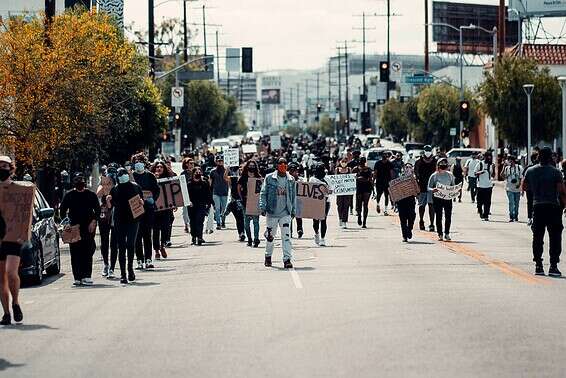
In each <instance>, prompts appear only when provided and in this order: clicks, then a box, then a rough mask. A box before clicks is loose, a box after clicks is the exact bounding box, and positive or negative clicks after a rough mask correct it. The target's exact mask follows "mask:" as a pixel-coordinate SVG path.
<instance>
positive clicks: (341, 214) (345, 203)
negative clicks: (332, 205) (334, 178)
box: [336, 157, 353, 228]
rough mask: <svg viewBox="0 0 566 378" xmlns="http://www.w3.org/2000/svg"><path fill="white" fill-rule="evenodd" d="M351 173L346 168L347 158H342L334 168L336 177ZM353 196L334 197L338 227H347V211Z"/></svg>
mask: <svg viewBox="0 0 566 378" xmlns="http://www.w3.org/2000/svg"><path fill="white" fill-rule="evenodd" d="M351 173H352V169H351V168H350V167H348V158H346V157H343V158H342V160H340V164H338V166H337V167H336V174H337V175H348V174H351ZM352 201H353V196H351V195H350V196H336V206H337V208H338V220H339V221H340V227H342V228H347V227H348V215H349V209H350V207H351V206H352Z"/></svg>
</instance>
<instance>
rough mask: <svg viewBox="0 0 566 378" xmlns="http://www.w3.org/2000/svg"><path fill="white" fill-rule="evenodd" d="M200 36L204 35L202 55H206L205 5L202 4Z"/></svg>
mask: <svg viewBox="0 0 566 378" xmlns="http://www.w3.org/2000/svg"><path fill="white" fill-rule="evenodd" d="M202 36H203V37H204V56H207V55H208V54H207V50H206V5H203V6H202Z"/></svg>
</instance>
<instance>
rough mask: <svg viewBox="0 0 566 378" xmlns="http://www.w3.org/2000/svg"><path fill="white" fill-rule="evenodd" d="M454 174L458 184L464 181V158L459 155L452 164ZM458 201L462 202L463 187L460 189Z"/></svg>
mask: <svg viewBox="0 0 566 378" xmlns="http://www.w3.org/2000/svg"><path fill="white" fill-rule="evenodd" d="M452 174H453V175H454V180H455V183H456V185H458V184H462V186H463V183H464V170H463V168H462V158H460V157H457V158H456V161H455V163H454V164H453V165H452ZM454 202H456V198H454ZM458 202H462V189H460V193H459V194H458Z"/></svg>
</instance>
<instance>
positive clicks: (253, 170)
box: [238, 160, 261, 248]
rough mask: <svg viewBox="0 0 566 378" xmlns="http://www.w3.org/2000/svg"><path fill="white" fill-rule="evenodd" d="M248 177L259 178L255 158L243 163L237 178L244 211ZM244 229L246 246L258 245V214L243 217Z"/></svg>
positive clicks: (246, 199) (255, 246)
mask: <svg viewBox="0 0 566 378" xmlns="http://www.w3.org/2000/svg"><path fill="white" fill-rule="evenodd" d="M250 178H261V175H260V174H259V170H258V166H257V162H256V161H255V160H248V161H247V162H246V164H245V165H244V169H243V171H242V175H241V176H240V179H239V180H238V193H239V194H240V197H241V199H242V205H243V206H244V211H245V209H246V205H247V201H248V181H249V179H250ZM250 223H253V227H254V233H253V240H252V232H251V229H250ZM244 229H245V231H246V236H247V238H248V247H251V246H252V242H253V247H254V248H257V247H258V246H259V215H248V214H246V215H245V217H244Z"/></svg>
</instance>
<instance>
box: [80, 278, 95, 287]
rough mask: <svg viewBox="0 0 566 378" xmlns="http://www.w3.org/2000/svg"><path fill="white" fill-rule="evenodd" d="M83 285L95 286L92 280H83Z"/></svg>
mask: <svg viewBox="0 0 566 378" xmlns="http://www.w3.org/2000/svg"><path fill="white" fill-rule="evenodd" d="M81 283H82V284H83V285H85V286H92V284H93V282H92V278H83V279H82V280H81Z"/></svg>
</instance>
